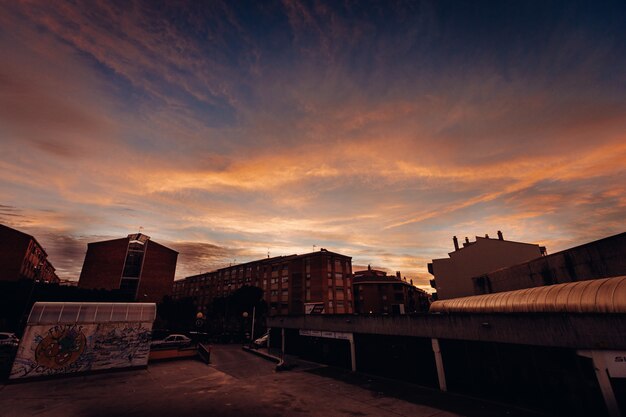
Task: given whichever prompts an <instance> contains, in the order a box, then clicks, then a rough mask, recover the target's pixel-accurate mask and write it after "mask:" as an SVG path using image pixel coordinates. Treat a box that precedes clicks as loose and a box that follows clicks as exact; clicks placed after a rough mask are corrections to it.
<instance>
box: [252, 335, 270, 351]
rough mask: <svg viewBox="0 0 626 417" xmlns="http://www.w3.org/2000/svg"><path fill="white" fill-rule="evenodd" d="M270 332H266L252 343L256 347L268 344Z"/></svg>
mask: <svg viewBox="0 0 626 417" xmlns="http://www.w3.org/2000/svg"><path fill="white" fill-rule="evenodd" d="M269 337H270V335H269V333H265V334H264V335H263V336H261V337H259V338H258V339H256V340H255V341H254V342H253V343H252V344H253V346H254V347H255V348H261V347H266V346H267V339H269Z"/></svg>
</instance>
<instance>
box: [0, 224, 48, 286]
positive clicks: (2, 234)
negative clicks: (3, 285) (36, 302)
mask: <svg viewBox="0 0 626 417" xmlns="http://www.w3.org/2000/svg"><path fill="white" fill-rule="evenodd" d="M24 279H26V280H35V281H41V282H47V283H57V282H59V277H58V276H57V275H56V273H55V268H54V266H52V264H51V263H50V261H48V254H47V253H46V251H45V249H44V248H43V247H42V246H41V245H40V244H39V242H37V239H35V238H34V237H33V236H31V235H29V234H27V233H24V232H20V231H19V230H16V229H12V228H10V227H8V226H5V225H2V224H0V280H2V281H20V280H24Z"/></svg>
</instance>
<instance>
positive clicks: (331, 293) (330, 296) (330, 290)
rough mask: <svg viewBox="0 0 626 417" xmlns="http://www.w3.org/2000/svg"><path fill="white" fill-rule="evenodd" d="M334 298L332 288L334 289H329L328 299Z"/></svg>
mask: <svg viewBox="0 0 626 417" xmlns="http://www.w3.org/2000/svg"><path fill="white" fill-rule="evenodd" d="M333 298H334V296H333V290H332V289H329V290H328V299H329V300H332V299H333Z"/></svg>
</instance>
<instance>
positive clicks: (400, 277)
mask: <svg viewBox="0 0 626 417" xmlns="http://www.w3.org/2000/svg"><path fill="white" fill-rule="evenodd" d="M396 278H398V279H400V280H401V279H402V274H400V271H396Z"/></svg>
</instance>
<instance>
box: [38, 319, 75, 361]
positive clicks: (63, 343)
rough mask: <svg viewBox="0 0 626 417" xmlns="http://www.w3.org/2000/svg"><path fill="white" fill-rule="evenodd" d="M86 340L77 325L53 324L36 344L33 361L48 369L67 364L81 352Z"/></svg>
mask: <svg viewBox="0 0 626 417" xmlns="http://www.w3.org/2000/svg"><path fill="white" fill-rule="evenodd" d="M86 341H87V339H86V338H85V335H84V334H83V332H82V329H81V328H80V327H79V326H77V325H59V326H54V327H53V328H51V329H50V330H48V334H47V335H46V336H45V337H44V338H43V339H41V341H40V342H39V344H38V345H37V348H36V349H35V362H37V363H38V364H39V365H41V366H43V367H46V368H49V369H60V368H64V367H66V366H69V365H71V364H72V363H74V362H75V361H76V360H77V359H78V358H79V357H80V355H81V354H82V353H83V351H84V350H85V343H86Z"/></svg>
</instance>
